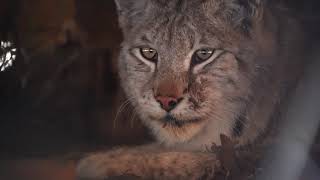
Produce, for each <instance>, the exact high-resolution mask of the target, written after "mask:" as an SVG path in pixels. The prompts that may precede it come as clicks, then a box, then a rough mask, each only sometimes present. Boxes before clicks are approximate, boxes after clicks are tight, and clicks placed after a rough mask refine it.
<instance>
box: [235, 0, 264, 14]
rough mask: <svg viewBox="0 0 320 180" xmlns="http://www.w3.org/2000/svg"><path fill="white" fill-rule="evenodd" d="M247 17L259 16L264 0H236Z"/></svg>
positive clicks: (261, 12)
mask: <svg viewBox="0 0 320 180" xmlns="http://www.w3.org/2000/svg"><path fill="white" fill-rule="evenodd" d="M238 1H239V4H240V5H241V6H242V7H243V8H244V10H245V12H246V14H247V16H248V17H249V18H259V17H261V15H262V14H263V4H264V0H238Z"/></svg>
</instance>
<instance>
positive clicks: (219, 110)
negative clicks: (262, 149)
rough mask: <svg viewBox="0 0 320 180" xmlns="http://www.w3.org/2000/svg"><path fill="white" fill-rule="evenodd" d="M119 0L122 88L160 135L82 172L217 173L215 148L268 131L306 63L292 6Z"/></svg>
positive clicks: (94, 161)
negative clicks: (223, 139) (224, 138)
mask: <svg viewBox="0 0 320 180" xmlns="http://www.w3.org/2000/svg"><path fill="white" fill-rule="evenodd" d="M115 2H116V5H117V8H118V14H119V24H120V27H121V29H122V32H123V35H124V41H123V43H122V50H121V52H120V56H119V71H120V72H119V73H120V77H121V83H122V87H123V89H124V90H125V92H126V95H127V97H128V98H129V99H130V102H131V103H132V105H133V106H134V107H135V109H136V111H137V112H138V114H139V117H140V119H141V120H142V121H143V123H144V124H145V125H146V126H147V127H148V128H149V129H150V130H151V132H152V134H153V135H154V136H155V138H156V140H157V143H155V144H151V145H147V146H143V147H137V148H120V149H115V150H111V151H110V152H106V153H99V154H95V155H91V156H89V157H87V158H85V159H83V160H82V161H81V162H80V164H79V166H78V174H79V177H82V178H107V177H110V176H114V175H123V174H132V175H136V176H138V177H143V178H156V179H176V178H178V179H197V178H200V177H202V175H203V174H202V172H203V173H206V174H209V176H213V175H212V174H214V164H215V163H218V162H217V161H216V159H215V158H216V157H215V156H214V154H212V153H208V152H206V149H207V147H208V146H210V145H212V144H213V143H214V144H216V145H220V144H221V142H220V135H221V134H223V135H226V136H228V137H230V138H231V139H232V140H233V141H234V142H237V146H238V147H242V146H246V145H249V144H256V143H257V142H259V143H262V142H263V141H264V140H265V139H266V138H267V137H268V132H269V130H270V128H272V127H274V126H273V125H274V124H276V123H277V120H278V119H279V118H278V117H279V114H281V110H282V109H285V104H286V102H287V99H288V94H289V91H290V89H292V88H293V87H294V86H295V83H296V81H297V79H298V78H299V76H300V74H301V69H302V59H303V58H302V57H303V56H302V55H303V51H304V50H303V48H302V47H304V46H303V43H304V37H303V35H302V31H301V28H300V26H299V23H298V21H296V20H295V18H293V17H292V16H291V15H290V13H289V12H288V11H287V10H286V9H285V8H281V7H280V6H278V5H275V4H273V3H272V4H271V2H265V1H262V0H170V1H169V0H116V1H115ZM201 169H202V171H201ZM204 171H206V172H204ZM208 171H209V173H208ZM193 172H201V173H193Z"/></svg>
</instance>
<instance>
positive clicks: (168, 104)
mask: <svg viewBox="0 0 320 180" xmlns="http://www.w3.org/2000/svg"><path fill="white" fill-rule="evenodd" d="M156 100H157V101H158V102H159V104H160V105H161V108H162V109H164V110H166V111H167V112H169V111H171V110H172V109H174V108H175V107H176V106H177V104H178V103H179V101H180V99H178V98H174V97H168V96H157V97H156Z"/></svg>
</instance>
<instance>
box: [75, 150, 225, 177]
mask: <svg viewBox="0 0 320 180" xmlns="http://www.w3.org/2000/svg"><path fill="white" fill-rule="evenodd" d="M217 165H219V162H218V161H216V158H215V156H214V155H213V154H211V153H191V152H163V153H148V152H141V151H121V150H119V151H116V152H107V153H99V154H95V155H91V156H89V157H87V158H85V159H83V160H81V161H80V163H79V164H78V167H77V175H78V178H79V179H105V178H108V177H114V176H128V175H130V176H132V177H140V178H144V179H145V178H146V179H209V178H212V177H213V176H214V167H217Z"/></svg>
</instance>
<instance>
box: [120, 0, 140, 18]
mask: <svg viewBox="0 0 320 180" xmlns="http://www.w3.org/2000/svg"><path fill="white" fill-rule="evenodd" d="M114 1H115V3H116V6H117V10H118V13H119V15H123V14H127V13H129V12H130V11H135V10H141V9H142V8H143V7H144V5H145V4H146V0H114Z"/></svg>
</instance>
